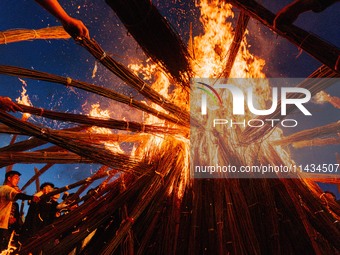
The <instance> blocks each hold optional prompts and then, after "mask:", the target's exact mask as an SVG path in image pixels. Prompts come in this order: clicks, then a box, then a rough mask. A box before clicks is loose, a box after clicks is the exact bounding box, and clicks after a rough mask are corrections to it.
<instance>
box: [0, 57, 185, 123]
mask: <svg viewBox="0 0 340 255" xmlns="http://www.w3.org/2000/svg"><path fill="white" fill-rule="evenodd" d="M112 61H113V60H112ZM122 68H123V66H122V67H121V68H118V71H119V72H121V73H123V74H124V70H121V69H122ZM124 68H125V67H124ZM126 70H127V68H126ZM0 74H5V75H11V76H18V77H25V78H29V79H34V80H41V81H47V82H52V83H55V84H60V85H64V86H66V87H74V88H78V89H82V90H85V91H88V92H91V93H95V94H97V95H101V96H103V97H106V98H110V99H112V100H115V101H117V102H120V103H123V104H125V105H129V106H131V107H133V108H136V109H138V110H141V111H144V112H147V113H150V114H152V115H154V116H156V117H157V118H159V119H164V120H167V121H170V122H172V123H174V124H179V125H182V126H187V125H188V123H189V119H190V118H189V113H187V112H186V111H184V110H182V109H180V108H179V107H177V106H176V105H174V104H173V103H171V102H169V101H168V100H167V99H166V98H164V97H163V96H161V95H160V94H158V93H157V92H155V91H154V90H153V89H151V88H150V86H149V85H147V84H145V82H144V81H142V80H140V79H139V78H138V77H136V76H135V75H134V74H132V73H131V74H130V75H133V77H135V79H137V80H138V81H139V82H141V83H142V85H141V87H140V92H141V93H142V94H143V95H144V96H145V97H147V98H149V99H151V100H152V101H153V102H155V103H157V104H158V105H160V106H161V107H163V108H164V109H166V110H168V111H169V112H170V113H171V114H174V115H176V117H173V116H171V115H169V114H167V113H164V112H162V111H157V110H155V109H154V108H152V107H150V106H148V105H146V104H145V103H142V102H139V101H138V100H135V99H133V98H131V97H128V96H125V95H122V94H119V93H117V92H115V91H113V90H111V89H107V88H103V87H100V86H97V85H94V84H90V83H86V82H83V81H78V80H73V79H72V78H70V77H62V76H58V75H54V74H50V73H45V72H41V71H37V70H30V69H26V68H21V67H16V66H5V65H0ZM123 74H122V75H123ZM127 76H128V75H127ZM123 80H124V79H123ZM142 91H143V92H142ZM144 92H145V93H144Z"/></svg>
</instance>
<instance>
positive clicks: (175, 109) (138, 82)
mask: <svg viewBox="0 0 340 255" xmlns="http://www.w3.org/2000/svg"><path fill="white" fill-rule="evenodd" d="M80 43H81V45H82V46H83V47H84V48H85V49H86V50H88V52H90V53H91V54H92V55H93V56H94V57H95V58H96V59H97V60H99V61H100V63H102V64H103V65H104V66H105V67H106V68H107V69H108V70H110V71H111V72H112V73H113V74H115V75H116V76H117V77H119V78H120V79H121V80H122V81H124V82H125V83H126V84H127V85H129V86H131V87H132V88H134V89H136V90H137V91H138V92H139V93H140V94H142V95H143V96H145V97H146V98H148V99H149V100H151V101H152V102H154V103H156V104H158V105H159V106H161V107H162V108H163V109H165V110H167V111H169V112H170V113H172V114H174V115H175V116H176V117H177V118H179V119H186V120H189V119H190V115H189V113H188V112H187V111H185V110H184V109H182V108H181V107H179V106H177V105H175V104H173V103H172V102H170V101H169V100H168V99H167V98H165V97H164V96H162V95H161V94H159V93H158V92H157V91H155V90H154V89H153V88H152V87H151V86H150V85H149V84H147V83H146V82H145V81H143V80H142V79H141V78H139V77H138V76H137V75H136V74H134V73H133V72H132V71H131V70H130V69H129V68H127V67H125V66H124V65H123V64H121V63H119V62H118V61H116V60H114V59H113V58H112V57H111V56H110V55H108V54H107V53H106V52H105V51H104V50H103V49H102V48H101V47H100V45H99V44H98V43H97V42H96V41H95V40H94V39H91V40H90V39H87V38H83V40H81V41H80Z"/></svg>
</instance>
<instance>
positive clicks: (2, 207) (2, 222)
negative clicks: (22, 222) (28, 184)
mask: <svg viewBox="0 0 340 255" xmlns="http://www.w3.org/2000/svg"><path fill="white" fill-rule="evenodd" d="M20 175H21V174H20V173H19V172H17V171H9V172H7V173H6V174H5V181H4V184H3V185H2V186H0V248H1V250H3V249H5V248H6V247H7V245H8V241H9V238H10V235H11V233H9V231H8V223H9V218H10V215H11V210H12V204H13V202H14V201H15V200H17V199H21V200H32V201H36V202H37V201H39V198H38V197H36V196H29V195H26V194H24V193H21V191H20V190H19V188H18V184H19V181H20Z"/></svg>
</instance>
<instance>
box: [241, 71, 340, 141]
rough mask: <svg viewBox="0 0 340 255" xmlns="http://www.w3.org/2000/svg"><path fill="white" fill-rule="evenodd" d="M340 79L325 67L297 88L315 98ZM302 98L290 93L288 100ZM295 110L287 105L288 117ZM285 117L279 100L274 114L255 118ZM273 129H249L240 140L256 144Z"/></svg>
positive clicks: (270, 127)
mask: <svg viewBox="0 0 340 255" xmlns="http://www.w3.org/2000/svg"><path fill="white" fill-rule="evenodd" d="M339 77H340V74H338V73H336V72H334V71H332V70H331V69H329V68H328V67H327V66H324V65H323V66H321V67H320V68H319V69H317V70H316V71H314V72H313V73H312V74H311V75H310V76H309V77H308V79H306V80H304V81H303V82H301V83H300V84H299V85H298V86H297V87H299V88H305V89H307V90H309V91H310V93H311V95H312V96H314V95H316V94H317V93H318V92H320V91H322V90H324V89H326V88H328V87H329V86H332V85H333V84H335V83H336V82H337V81H336V79H332V78H339ZM311 78H315V79H311ZM316 78H322V79H316ZM302 96H303V95H302V94H300V93H299V94H294V93H290V94H288V96H287V98H300V97H302ZM295 109H296V107H295V105H293V104H291V105H287V108H286V110H287V114H286V115H289V114H290V113H292V112H293V111H294V110H295ZM285 117H286V116H283V115H281V101H280V100H279V102H278V107H277V109H276V110H275V111H274V112H273V113H272V114H270V115H266V116H257V117H255V118H256V119H261V120H265V119H278V120H282V119H284V118H285ZM273 128H274V127H272V125H264V126H263V127H261V128H252V127H247V128H246V129H245V130H244V131H243V132H242V135H241V138H240V140H241V142H243V143H248V142H254V141H256V140H259V139H261V138H263V137H264V136H265V134H268V132H269V131H270V130H271V129H273Z"/></svg>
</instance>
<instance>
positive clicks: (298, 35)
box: [228, 0, 340, 74]
mask: <svg viewBox="0 0 340 255" xmlns="http://www.w3.org/2000/svg"><path fill="white" fill-rule="evenodd" d="M228 2H230V3H231V4H232V5H233V6H235V7H237V8H239V9H241V10H242V11H244V12H245V13H246V14H247V15H249V16H251V17H252V18H254V19H256V20H258V21H260V22H261V23H262V24H264V25H265V26H267V27H269V28H270V29H272V30H273V31H275V32H276V33H278V34H279V35H281V36H282V37H284V38H286V39H288V40H289V41H290V42H291V43H293V44H294V45H296V46H297V47H298V48H300V49H302V50H304V51H306V52H307V53H308V54H310V55H311V56H312V57H314V58H316V59H317V60H319V61H320V62H321V63H323V64H325V65H326V66H328V67H329V68H330V69H332V70H333V71H334V72H336V73H338V74H340V70H336V69H335V67H336V62H337V59H338V57H339V55H340V50H339V49H338V48H337V47H335V46H334V45H332V44H330V43H328V42H326V41H323V40H322V39H320V38H319V37H317V36H315V35H313V34H311V33H310V32H306V31H305V30H303V29H301V28H299V27H297V26H294V25H291V24H287V25H285V24H283V25H282V26H280V27H275V28H274V27H273V21H274V18H275V14H273V13H272V12H270V11H269V10H267V9H266V8H264V7H263V6H262V5H260V4H258V3H257V2H256V1H254V0H229V1H228ZM320 49H322V50H320Z"/></svg>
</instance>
